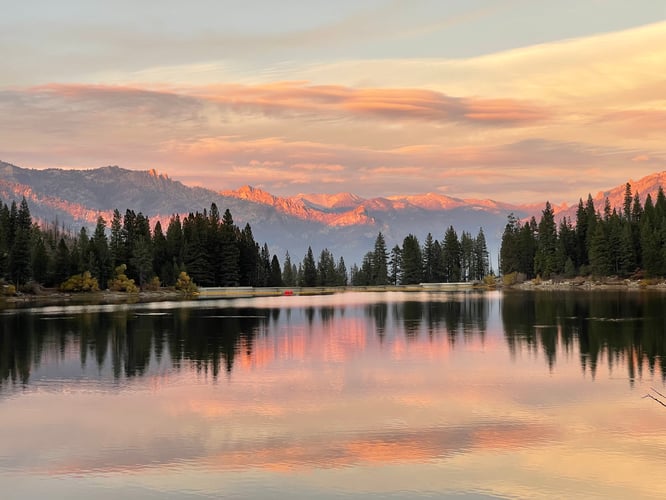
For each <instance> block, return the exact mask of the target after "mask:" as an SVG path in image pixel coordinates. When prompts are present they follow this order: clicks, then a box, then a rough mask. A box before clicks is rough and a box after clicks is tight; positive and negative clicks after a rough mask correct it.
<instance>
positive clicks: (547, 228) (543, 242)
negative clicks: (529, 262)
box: [534, 202, 560, 278]
mask: <svg viewBox="0 0 666 500" xmlns="http://www.w3.org/2000/svg"><path fill="white" fill-rule="evenodd" d="M556 255H557V229H556V227H555V216H554V214H553V209H552V207H551V206H550V203H549V202H546V208H545V209H544V210H543V212H542V216H541V221H540V222H539V226H538V237H537V246H536V253H535V255H534V272H535V274H537V275H541V276H542V277H544V278H549V277H550V276H551V275H552V274H553V273H557V272H559V271H560V269H558V266H557V262H556Z"/></svg>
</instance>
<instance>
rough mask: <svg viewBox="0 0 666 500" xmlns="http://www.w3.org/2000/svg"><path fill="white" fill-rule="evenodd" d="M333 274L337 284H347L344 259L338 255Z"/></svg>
mask: <svg viewBox="0 0 666 500" xmlns="http://www.w3.org/2000/svg"><path fill="white" fill-rule="evenodd" d="M335 275H336V285H337V286H347V281H348V278H347V266H346V265H345V259H343V258H342V257H340V260H338V264H337V266H336V267H335Z"/></svg>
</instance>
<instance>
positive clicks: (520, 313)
mask: <svg viewBox="0 0 666 500" xmlns="http://www.w3.org/2000/svg"><path fill="white" fill-rule="evenodd" d="M665 306H666V296H664V295H662V294H660V293H649V292H639V291H625V290H623V291H595V292H590V293H588V292H543V293H531V292H512V293H506V294H504V296H503V298H502V308H501V310H502V322H503V325H504V333H505V336H506V340H507V343H508V346H509V350H510V352H511V353H513V354H514V355H515V354H516V353H517V352H518V350H519V349H520V348H522V347H526V348H527V349H528V350H530V351H532V352H534V353H536V352H538V350H539V349H541V350H542V351H543V354H544V356H545V358H546V361H547V363H548V366H549V367H550V368H551V369H552V368H553V367H554V366H555V363H556V358H557V353H558V348H559V349H561V350H563V351H564V352H566V353H571V352H575V351H576V345H575V344H576V343H577V344H578V346H577V347H578V354H579V356H580V363H581V367H582V370H583V372H586V371H588V370H589V372H590V374H591V375H592V377H594V376H595V375H596V371H597V367H598V365H599V363H600V362H602V361H603V360H604V359H605V361H606V362H607V363H608V366H609V369H612V368H613V367H614V365H618V364H624V365H626V367H627V372H628V373H627V375H628V377H629V380H630V383H631V384H632V385H633V383H634V381H635V380H636V379H637V378H638V379H640V378H642V377H643V369H644V367H645V366H647V368H648V370H649V373H650V376H652V375H654V373H655V367H657V366H659V370H660V371H661V376H662V378H664V379H666V377H664V372H665V368H666V366H665V363H666V360H665V357H664V356H665V354H666V352H665V348H666V341H665V338H664V325H665V322H666V315H665V314H666V307H665Z"/></svg>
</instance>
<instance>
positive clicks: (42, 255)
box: [32, 231, 49, 284]
mask: <svg viewBox="0 0 666 500" xmlns="http://www.w3.org/2000/svg"><path fill="white" fill-rule="evenodd" d="M33 238H34V240H35V242H34V244H33V246H32V277H33V279H34V280H35V281H36V282H37V283H42V284H45V283H46V282H47V278H48V276H47V272H48V268H49V255H48V253H47V252H46V245H45V244H44V237H43V236H42V234H41V232H40V231H37V232H36V233H35V235H34V236H33Z"/></svg>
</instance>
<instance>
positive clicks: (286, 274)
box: [282, 252, 296, 286]
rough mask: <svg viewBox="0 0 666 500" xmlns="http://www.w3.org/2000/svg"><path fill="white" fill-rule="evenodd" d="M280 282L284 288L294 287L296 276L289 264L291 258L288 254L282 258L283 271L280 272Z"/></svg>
mask: <svg viewBox="0 0 666 500" xmlns="http://www.w3.org/2000/svg"><path fill="white" fill-rule="evenodd" d="M282 281H283V283H284V286H295V285H296V276H294V270H293V267H292V264H291V257H290V256H289V252H287V253H286V255H285V256H284V269H283V270H282Z"/></svg>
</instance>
